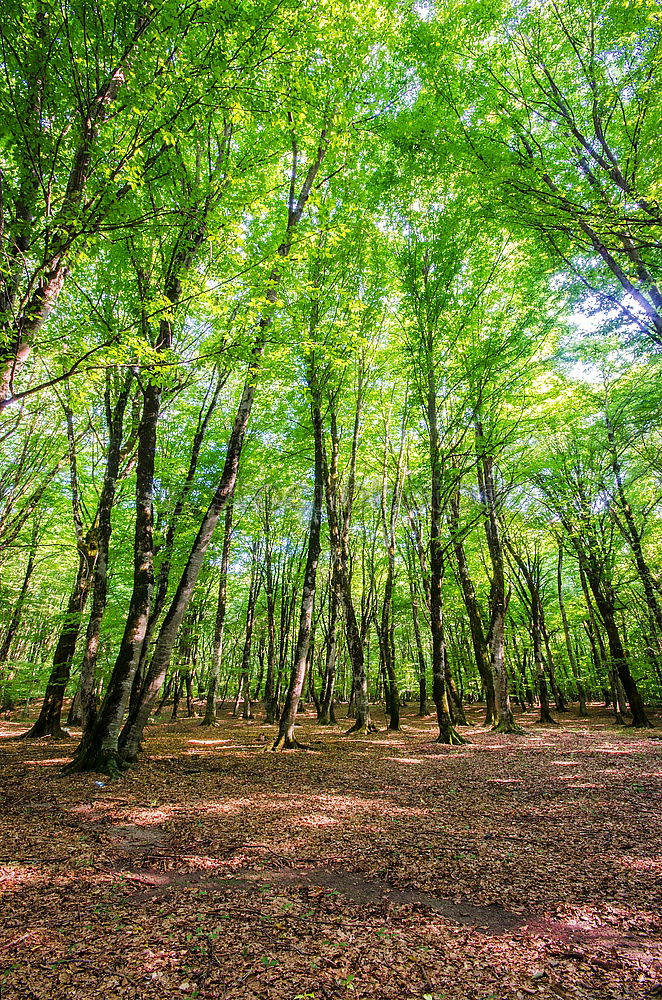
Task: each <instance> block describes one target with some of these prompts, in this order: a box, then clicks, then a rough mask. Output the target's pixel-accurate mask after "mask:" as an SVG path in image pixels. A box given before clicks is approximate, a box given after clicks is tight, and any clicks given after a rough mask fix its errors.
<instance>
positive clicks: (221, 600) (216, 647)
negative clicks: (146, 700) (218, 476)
mask: <svg viewBox="0 0 662 1000" xmlns="http://www.w3.org/2000/svg"><path fill="white" fill-rule="evenodd" d="M233 508H234V504H233V502H232V499H230V501H229V502H228V505H227V507H226V508H225V523H224V526H223V551H222V554H221V571H220V575H219V578H218V602H217V604H216V621H215V624H214V644H213V648H212V661H211V670H210V672H209V689H208V691H207V703H206V706H205V714H204V718H203V720H202V723H201V724H202V725H203V726H215V725H216V700H217V696H218V686H219V681H220V677H221V660H222V658H223V633H224V631H225V612H226V608H227V599H228V566H229V564H230V542H231V540H232V514H233Z"/></svg>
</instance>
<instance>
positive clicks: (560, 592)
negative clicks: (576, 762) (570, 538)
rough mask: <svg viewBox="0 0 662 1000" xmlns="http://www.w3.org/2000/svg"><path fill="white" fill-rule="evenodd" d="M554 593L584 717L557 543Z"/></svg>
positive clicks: (581, 692) (579, 679)
mask: <svg viewBox="0 0 662 1000" xmlns="http://www.w3.org/2000/svg"><path fill="white" fill-rule="evenodd" d="M556 592H557V595H558V599H559V610H560V612H561V621H562V623H563V635H564V637H565V648H566V650H567V653H568V662H569V663H570V669H571V671H572V676H573V677H574V678H575V684H576V686H577V695H578V697H579V714H580V716H586V715H587V714H588V713H587V711H586V689H585V688H584V683H583V681H582V678H581V674H580V672H579V666H578V664H577V657H576V656H575V651H574V649H573V646H572V639H571V637H570V627H569V625H568V615H567V614H566V610H565V601H564V600H563V544H562V542H560V541H559V557H558V562H557V566H556Z"/></svg>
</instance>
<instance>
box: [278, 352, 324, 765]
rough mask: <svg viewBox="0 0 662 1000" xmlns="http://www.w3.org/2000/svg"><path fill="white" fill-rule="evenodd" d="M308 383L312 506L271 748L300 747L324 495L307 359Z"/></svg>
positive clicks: (318, 419)
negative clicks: (285, 683) (295, 626)
mask: <svg viewBox="0 0 662 1000" xmlns="http://www.w3.org/2000/svg"><path fill="white" fill-rule="evenodd" d="M308 385H309V388H310V390H311V395H312V399H311V416H312V421H313V437H314V442H315V487H314V497H313V509H312V511H311V515H310V525H309V527H308V554H307V557H306V568H305V571H304V577H303V587H302V591H301V610H300V614H299V632H298V636H297V644H296V649H295V653H294V661H293V663H292V672H291V674H290V683H289V687H288V689H287V695H286V697H285V704H284V706H283V711H282V713H281V717H280V723H279V726H278V735H277V737H276V739H275V741H274V744H273V747H272V749H273V750H280V749H283V748H295V747H300V746H301V744H300V743H299V742H298V740H297V739H296V737H295V735H294V726H295V722H296V715H297V708H298V706H299V700H300V698H301V692H302V691H303V685H304V681H305V676H306V664H307V662H308V651H309V642H310V636H311V626H312V620H313V605H314V603H315V589H316V582H317V564H318V562H319V555H320V532H321V525H322V502H323V498H324V476H323V442H322V415H321V410H320V399H319V393H318V391H317V389H316V378H315V369H314V361H311V368H310V373H309V376H308Z"/></svg>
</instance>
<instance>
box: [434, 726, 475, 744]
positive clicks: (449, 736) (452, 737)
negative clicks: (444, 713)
mask: <svg viewBox="0 0 662 1000" xmlns="http://www.w3.org/2000/svg"><path fill="white" fill-rule="evenodd" d="M470 742H471V741H470V740H468V739H466V737H464V736H462V735H461V734H460V733H458V731H457V730H456V729H455V727H454V726H449V727H448V729H447V730H445V731H444V732H440V733H439V735H438V736H437V738H436V740H435V743H443V744H444V745H445V746H448V747H461V746H465V745H466V744H467V743H470Z"/></svg>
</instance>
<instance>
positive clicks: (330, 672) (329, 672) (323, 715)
mask: <svg viewBox="0 0 662 1000" xmlns="http://www.w3.org/2000/svg"><path fill="white" fill-rule="evenodd" d="M339 605H340V598H339V596H338V593H337V591H336V590H335V589H334V587H333V584H331V586H330V587H329V629H328V632H327V637H326V660H325V666H324V682H323V685H322V698H321V703H320V713H319V719H318V720H317V721H318V722H319V724H320V725H321V726H329V725H331V724H332V723H335V721H336V717H335V710H334V707H333V694H334V687H335V681H336V663H337V659H338V609H339Z"/></svg>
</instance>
